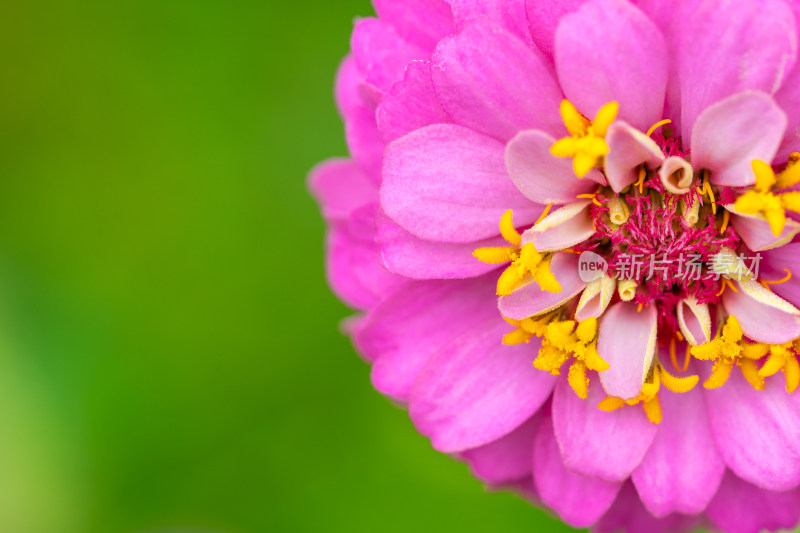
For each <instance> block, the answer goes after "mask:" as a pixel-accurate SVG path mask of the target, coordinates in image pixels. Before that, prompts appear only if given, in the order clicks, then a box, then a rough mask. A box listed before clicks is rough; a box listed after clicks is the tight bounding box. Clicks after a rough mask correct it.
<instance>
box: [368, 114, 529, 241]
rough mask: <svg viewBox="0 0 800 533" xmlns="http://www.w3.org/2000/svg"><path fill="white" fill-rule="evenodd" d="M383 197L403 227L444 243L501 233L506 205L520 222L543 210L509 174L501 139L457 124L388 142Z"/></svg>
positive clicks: (527, 220) (384, 205)
mask: <svg viewBox="0 0 800 533" xmlns="http://www.w3.org/2000/svg"><path fill="white" fill-rule="evenodd" d="M380 198H381V206H382V207H383V209H384V211H385V212H386V214H387V215H389V217H390V218H391V219H392V220H394V221H395V222H397V223H398V224H400V226H402V227H403V228H405V229H406V230H408V231H409V232H411V233H413V234H414V235H416V236H417V237H420V238H422V239H427V240H433V241H442V242H461V243H466V242H474V241H479V240H482V239H487V238H490V237H495V236H497V235H498V233H499V229H498V228H499V223H500V217H501V216H502V215H503V213H504V212H505V211H506V210H507V209H513V210H514V222H515V223H517V224H518V225H520V226H525V225H529V224H532V223H533V222H534V221H535V220H536V218H537V217H538V216H539V214H541V212H542V207H541V206H537V205H535V204H532V203H531V202H530V200H528V199H527V198H525V197H524V196H522V194H520V192H519V191H518V190H517V188H516V187H515V186H514V184H513V183H512V182H511V180H510V179H509V178H508V175H507V174H506V169H505V162H504V161H503V145H502V144H501V143H499V142H498V141H496V140H494V139H492V138H490V137H486V136H484V135H481V134H480V133H475V132H474V131H472V130H469V129H467V128H463V127H461V126H454V125H436V126H428V127H426V128H423V129H421V130H417V131H415V132H414V133H410V134H408V135H406V136H405V137H403V138H401V139H398V140H397V141H395V142H393V143H392V144H390V145H389V146H388V147H387V148H386V154H385V157H384V167H383V186H382V187H381V191H380Z"/></svg>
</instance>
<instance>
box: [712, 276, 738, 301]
mask: <svg viewBox="0 0 800 533" xmlns="http://www.w3.org/2000/svg"><path fill="white" fill-rule="evenodd" d="M727 287H730V288H731V290H732V291H733V292H735V293H737V294H738V293H739V289H737V288H736V287H735V286H734V285H733V283H731V280H729V279H728V278H722V288H721V289H720V290H719V292H718V293H717V298H719V297H720V296H722V294H723V293H724V292H725V289H726V288H727Z"/></svg>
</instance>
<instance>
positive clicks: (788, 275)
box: [759, 268, 792, 290]
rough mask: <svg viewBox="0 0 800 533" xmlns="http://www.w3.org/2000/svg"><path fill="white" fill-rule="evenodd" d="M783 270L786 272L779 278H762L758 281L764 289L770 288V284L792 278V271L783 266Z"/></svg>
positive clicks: (780, 282)
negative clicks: (773, 279) (770, 279)
mask: <svg viewBox="0 0 800 533" xmlns="http://www.w3.org/2000/svg"><path fill="white" fill-rule="evenodd" d="M783 271H784V272H786V276H784V277H782V278H781V279H778V280H775V281H769V280H766V279H762V280H760V281H759V283H761V285H763V286H764V288H765V289H770V286H771V285H781V284H783V283H786V282H788V281H790V280H791V279H792V271H791V270H789V269H788V268H784V269H783ZM770 290H771V289H770Z"/></svg>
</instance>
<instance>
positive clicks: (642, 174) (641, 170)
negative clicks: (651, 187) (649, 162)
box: [633, 165, 647, 194]
mask: <svg viewBox="0 0 800 533" xmlns="http://www.w3.org/2000/svg"><path fill="white" fill-rule="evenodd" d="M646 177H647V169H645V168H644V165H642V166H640V167H639V181H637V182H636V183H634V184H633V186H634V187H639V194H644V179H645V178H646Z"/></svg>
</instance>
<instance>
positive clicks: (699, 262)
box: [575, 171, 746, 315]
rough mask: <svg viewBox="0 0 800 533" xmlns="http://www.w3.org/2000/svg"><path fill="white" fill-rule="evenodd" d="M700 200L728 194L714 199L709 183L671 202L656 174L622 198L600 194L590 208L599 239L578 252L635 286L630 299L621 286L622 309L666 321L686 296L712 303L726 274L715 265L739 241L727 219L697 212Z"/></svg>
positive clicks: (720, 213) (645, 175)
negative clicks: (653, 309)
mask: <svg viewBox="0 0 800 533" xmlns="http://www.w3.org/2000/svg"><path fill="white" fill-rule="evenodd" d="M706 191H707V194H704V193H706ZM704 196H705V197H709V196H710V197H711V198H714V202H715V203H717V202H729V201H730V199H731V198H732V194H731V193H730V192H729V191H719V190H718V191H717V192H716V193H715V192H714V191H713V189H711V188H710V186H708V184H707V183H706V184H705V185H704V186H703V187H701V188H699V189H698V188H697V187H691V188H690V189H689V190H688V192H686V193H685V194H673V193H670V192H668V191H666V190H665V186H664V183H663V182H662V180H661V179H659V176H658V173H657V172H655V171H643V172H642V176H641V178H640V181H639V182H638V183H637V184H634V185H633V186H631V187H629V188H627V189H625V190H623V191H622V192H621V193H620V194H619V195H614V193H613V192H612V191H611V190H610V189H608V188H603V189H602V190H601V191H599V192H598V194H597V195H596V198H597V199H598V200H599V202H598V203H599V204H600V205H598V203H593V204H592V205H591V206H590V210H591V216H592V220H593V222H594V227H595V228H596V230H597V231H596V233H595V234H594V235H593V236H592V237H591V238H589V239H588V240H586V241H584V242H583V243H581V244H580V245H578V246H576V247H575V249H576V250H577V251H579V252H585V251H591V252H594V253H596V254H598V255H600V256H601V257H603V258H604V259H605V260H606V261H607V263H608V266H609V272H610V273H611V274H612V275H614V276H615V277H616V278H617V279H618V280H620V281H622V280H625V281H631V282H635V291H634V292H631V291H630V289H631V287H632V286H634V285H633V284H631V283H627V284H625V286H626V287H627V288H628V289H629V292H628V293H627V294H624V295H622V294H621V296H622V298H623V300H625V301H633V302H634V303H637V304H643V305H645V304H650V303H655V304H657V305H658V306H659V309H661V310H662V311H663V313H664V315H670V314H672V311H674V307H675V306H676V305H677V304H678V303H679V302H680V301H681V300H683V299H685V298H687V297H690V296H692V297H695V298H696V299H697V300H698V301H699V302H700V303H716V302H717V301H718V299H719V291H720V289H721V286H722V285H721V284H722V281H721V276H722V274H729V273H730V272H729V270H728V269H726V270H725V271H724V272H719V271H718V267H720V264H719V263H718V262H717V263H715V258H717V257H719V255H720V254H721V253H723V252H724V251H726V250H730V249H735V248H736V247H737V245H738V244H739V242H740V239H739V237H738V236H737V235H736V232H735V230H734V229H733V227H731V226H730V224H729V223H728V222H729V215H728V212H727V211H724V210H723V209H717V208H716V206H715V205H713V204H711V203H710V202H708V201H706V202H705V205H701V204H703V197H704ZM717 197H719V199H717ZM737 259H741V260H743V259H746V258H737ZM737 266H738V265H737Z"/></svg>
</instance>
